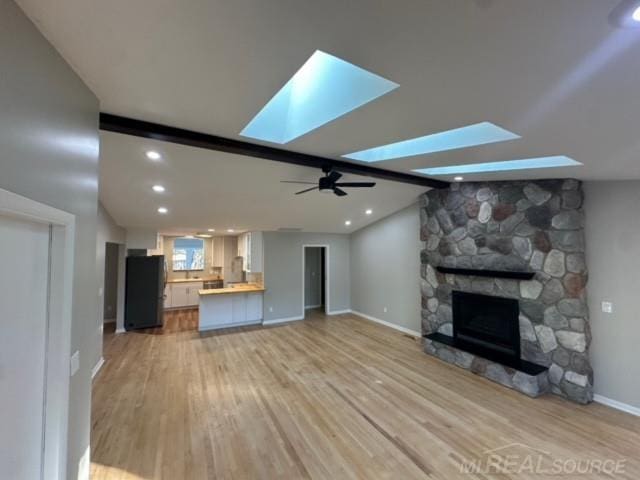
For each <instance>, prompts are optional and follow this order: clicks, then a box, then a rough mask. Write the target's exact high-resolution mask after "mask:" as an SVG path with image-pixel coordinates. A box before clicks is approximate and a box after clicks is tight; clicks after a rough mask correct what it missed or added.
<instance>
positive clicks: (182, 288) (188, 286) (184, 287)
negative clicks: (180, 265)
mask: <svg viewBox="0 0 640 480" xmlns="http://www.w3.org/2000/svg"><path fill="white" fill-rule="evenodd" d="M169 285H170V288H171V292H170V293H169V295H168V298H170V299H171V300H170V308H186V307H195V306H197V305H198V302H199V301H200V297H199V295H198V290H202V282H180V283H171V284H169ZM165 308H167V302H166V301H165Z"/></svg>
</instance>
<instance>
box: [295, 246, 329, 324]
mask: <svg viewBox="0 0 640 480" xmlns="http://www.w3.org/2000/svg"><path fill="white" fill-rule="evenodd" d="M306 248H324V249H325V251H324V252H325V255H324V313H326V314H327V315H330V313H329V312H330V311H331V297H330V295H329V290H330V288H329V287H330V285H331V275H330V271H329V258H330V250H329V248H330V247H329V244H303V245H302V299H301V302H300V304H301V306H302V309H301V313H300V315H301V316H302V319H304V312H305V306H304V284H305V273H306V272H305V269H306V266H305V254H304V252H305V249H306ZM296 320H298V319H296Z"/></svg>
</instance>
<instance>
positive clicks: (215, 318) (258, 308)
mask: <svg viewBox="0 0 640 480" xmlns="http://www.w3.org/2000/svg"><path fill="white" fill-rule="evenodd" d="M262 304H263V300H262V291H251V292H242V291H239V292H237V293H226V294H213V295H202V296H201V297H200V311H199V315H198V330H200V331H205V330H214V329H217V328H229V327H232V326H240V325H255V324H257V323H260V322H262Z"/></svg>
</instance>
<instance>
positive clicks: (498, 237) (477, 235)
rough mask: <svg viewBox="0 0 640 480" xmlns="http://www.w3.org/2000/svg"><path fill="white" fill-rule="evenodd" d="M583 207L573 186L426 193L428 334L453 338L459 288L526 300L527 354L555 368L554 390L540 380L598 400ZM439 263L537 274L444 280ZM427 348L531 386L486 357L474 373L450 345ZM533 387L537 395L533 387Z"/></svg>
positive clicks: (516, 184) (544, 183)
mask: <svg viewBox="0 0 640 480" xmlns="http://www.w3.org/2000/svg"><path fill="white" fill-rule="evenodd" d="M582 202H583V193H582V185H581V183H580V182H579V181H577V180H573V179H567V180H563V179H559V180H536V181H501V182H468V183H454V184H452V185H451V187H450V188H448V189H443V190H430V191H429V192H427V193H426V194H424V195H422V196H421V209H420V214H421V239H422V240H423V241H424V242H425V249H424V250H423V251H422V252H421V263H422V269H421V275H422V279H423V280H422V285H421V289H422V333H423V335H424V334H428V333H432V332H436V331H438V332H440V333H444V334H449V335H450V334H451V332H452V323H451V322H452V310H451V291H452V290H454V289H456V290H462V291H467V292H473V293H480V294H485V295H496V296H502V297H508V298H515V299H517V300H518V301H519V303H520V313H521V314H520V336H521V349H522V357H523V358H524V359H526V360H529V361H531V362H534V363H538V364H541V365H544V366H547V367H549V371H548V385H547V384H546V383H545V380H540V379H538V380H536V382H537V385H538V387H539V389H540V391H543V390H544V389H546V388H548V389H550V390H551V391H552V392H553V393H555V394H558V395H561V396H564V397H567V398H569V399H572V400H574V401H577V402H580V403H588V402H590V401H591V400H592V398H593V371H592V369H591V365H590V362H589V356H588V349H589V344H590V342H591V331H590V328H589V312H588V309H587V302H586V288H585V287H586V284H587V278H588V275H587V268H586V262H585V255H584V251H585V244H584V214H583V211H582ZM437 266H447V267H457V268H474V269H489V270H509V271H523V270H528V271H533V272H535V275H534V278H533V279H531V280H512V279H500V278H486V277H470V276H465V275H453V274H442V273H439V272H436V270H435V267H437ZM425 351H426V352H427V353H429V354H432V355H436V356H438V357H439V358H441V359H443V360H445V361H450V363H455V364H457V365H459V366H461V367H463V368H468V369H470V370H473V371H476V373H480V374H483V375H485V376H487V377H489V378H492V379H493V380H495V381H498V382H499V383H501V384H503V385H507V386H511V387H512V388H518V385H519V384H521V383H522V381H521V380H522V379H521V378H520V376H518V378H517V379H515V380H516V381H514V375H515V372H509V371H508V370H505V372H504V373H503V372H501V371H500V369H499V368H498V366H491V365H481V364H482V362H480V360H477V361H475V365H476V367H474V368H472V365H473V364H474V363H473V362H474V361H471V363H470V364H469V365H468V366H467V363H469V362H468V361H466V360H465V361H464V362H461V361H460V354H457V355H458V356H457V357H456V353H455V351H456V350H455V349H453V348H451V347H449V346H445V345H439V344H435V342H430V341H425ZM445 352H449V353H445ZM467 355H468V354H467ZM456 359H457V361H456ZM467 360H468V359H467ZM486 372H489V373H488V374H487V373H486ZM508 377H510V380H507V378H508ZM525 383H526V382H525ZM518 389H519V390H520V391H523V389H522V388H518ZM524 389H525V390H526V389H529V390H530V391H531V388H530V384H527V386H526V387H525V388H524ZM524 393H527V394H530V393H528V392H527V391H525V392H524Z"/></svg>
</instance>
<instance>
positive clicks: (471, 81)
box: [18, 0, 640, 230]
mask: <svg viewBox="0 0 640 480" xmlns="http://www.w3.org/2000/svg"><path fill="white" fill-rule="evenodd" d="M18 3H19V4H20V5H21V6H22V8H23V9H24V10H25V11H26V12H27V14H28V15H29V16H30V17H31V18H32V19H33V20H34V21H35V22H36V23H37V24H38V26H39V27H40V28H41V30H42V31H43V33H44V34H45V35H46V36H47V37H48V38H49V40H50V41H51V42H52V43H53V44H54V45H55V46H56V47H57V48H58V50H59V51H60V52H61V54H62V55H63V56H64V57H65V58H66V59H67V61H69V62H70V63H71V64H72V66H73V67H74V68H75V69H76V71H77V72H78V73H79V75H80V76H81V77H82V78H83V79H84V80H85V81H86V82H87V83H88V85H89V86H90V87H91V88H92V89H93V91H94V92H95V93H96V95H97V96H98V97H99V99H100V101H101V104H102V110H103V111H105V112H109V113H115V114H119V115H124V116H130V117H133V118H137V119H143V120H148V121H153V122H158V123H163V124H167V125H172V126H177V127H181V128H187V129H192V130H197V131H202V132H206V133H212V134H216V135H221V136H226V137H231V138H242V137H239V136H238V133H239V132H240V131H241V130H242V128H243V127H244V126H245V125H246V124H247V122H249V120H251V118H253V116H254V115H255V114H256V113H257V112H258V111H259V110H260V109H261V108H262V106H263V105H264V104H265V103H266V102H267V101H268V100H269V99H270V98H271V97H272V96H273V94H274V93H275V92H276V91H277V90H278V89H279V88H280V87H281V86H282V85H283V84H284V83H285V82H286V81H287V80H288V79H289V78H290V77H291V75H292V74H293V73H295V71H296V70H297V69H298V68H299V67H300V66H301V65H302V64H303V63H304V61H305V60H306V59H307V58H308V57H309V56H310V55H311V54H312V53H313V52H314V51H315V50H316V49H320V50H323V51H325V52H328V53H331V54H333V55H336V56H338V57H340V58H343V59H345V60H347V61H349V62H351V63H354V64H356V65H358V66H361V67H363V68H365V69H368V70H371V71H373V72H375V73H378V74H380V75H382V76H384V77H386V78H388V79H390V80H392V81H394V82H397V83H399V84H400V88H398V89H397V90H395V91H393V92H391V93H389V94H388V95H385V96H383V97H381V98H380V99H378V100H376V101H374V102H372V103H370V104H368V105H366V106H364V107H362V108H360V109H358V110H356V111H354V112H352V113H350V114H347V115H345V116H344V117H342V118H340V119H337V120H335V121H333V122H331V123H329V124H327V125H325V126H323V127H321V128H319V129H317V130H315V131H313V132H311V133H309V134H307V135H304V136H302V137H300V138H298V139H296V140H294V141H293V142H291V143H289V144H287V145H285V146H284V148H287V149H290V150H294V151H301V152H306V153H313V154H318V155H322V156H327V157H333V158H339V157H340V155H342V154H346V153H350V152H353V151H357V150H361V149H364V148H369V147H373V146H377V145H381V144H385V143H389V142H394V141H398V140H403V139H407V138H412V137H416V136H422V135H425V134H428V133H432V132H437V131H442V130H446V129H451V128H457V127H460V126H464V125H469V124H473V123H477V122H480V121H490V122H493V123H495V124H497V125H500V126H502V127H504V128H506V129H508V130H511V131H513V132H515V133H517V134H519V135H521V136H522V137H523V138H522V139H521V140H516V141H511V142H505V143H502V144H494V145H486V146H481V147H476V148H469V149H464V150H458V151H453V152H446V153H440V154H433V155H426V156H417V157H412V158H408V159H402V160H395V161H393V160H392V161H386V162H380V163H378V164H376V166H379V167H381V168H386V169H393V170H399V171H410V170H411V169H413V168H422V167H428V166H441V165H457V164H461V163H475V162H485V161H495V160H511V159H521V158H528V157H539V156H547V155H568V156H570V157H572V158H574V159H575V160H578V161H579V162H582V163H584V166H582V167H572V168H558V169H548V170H537V171H535V170H534V171H519V172H512V173H494V174H483V175H467V176H466V179H468V180H470V179H480V178H488V179H513V178H541V177H561V176H572V177H576V178H581V179H632V178H640V161H638V159H640V139H639V137H638V125H640V95H638V79H639V78H640V74H639V73H640V72H639V70H640V29H619V28H615V27H613V26H612V25H610V24H609V23H608V15H609V13H610V11H611V10H612V9H613V8H614V7H615V6H616V5H617V4H618V3H619V2H618V0H446V1H443V0H394V1H389V0H350V1H348V2H345V1H344V0H323V1H309V0H269V1H265V0H236V1H224V0H190V1H189V2H176V1H174V0H138V1H135V2H131V1H124V0H110V1H108V2H105V1H99V0H61V1H56V2H52V1H50V0H18ZM105 139H108V141H107V142H105V145H104V146H103V151H104V152H105V159H106V161H105V163H106V166H105V170H106V173H105V177H104V178H103V182H107V183H106V184H104V183H103V192H105V193H104V200H105V202H106V203H107V206H108V207H113V208H116V210H115V211H113V212H112V213H114V215H116V219H117V220H119V221H126V222H127V223H129V222H136V223H137V222H144V221H147V222H148V221H151V219H149V218H147V217H145V214H143V210H141V209H140V208H139V207H138V206H137V205H131V206H129V207H128V208H129V209H130V213H127V212H128V211H127V208H125V207H121V206H118V205H120V204H121V203H122V202H123V201H124V200H123V198H130V196H129V197H126V192H124V191H123V187H122V186H118V185H110V184H109V183H108V182H111V181H123V180H126V181H127V182H128V181H129V176H128V174H127V175H126V179H123V178H120V177H119V178H118V179H117V180H116V179H114V178H113V177H111V176H109V175H108V172H109V171H111V169H112V166H111V163H112V162H116V163H118V164H121V162H123V161H124V160H123V159H122V158H110V157H109V153H108V152H109V151H110V150H112V149H113V150H117V149H120V151H123V152H124V151H128V150H130V149H132V148H137V149H138V150H139V149H140V145H141V144H142V143H144V142H143V141H142V140H127V139H125V138H124V137H121V138H120V140H116V139H115V138H112V137H110V136H108V135H105ZM245 140H246V139H245ZM119 142H122V145H119V146H118V145H117V144H118V143H119ZM136 145H137V146H136ZM167 148H170V149H173V147H167ZM199 155H205V154H204V153H201V154H196V153H193V155H191V154H189V155H186V156H185V158H188V159H191V157H192V156H193V157H197V156H199ZM206 156H207V158H209V159H212V160H211V161H209V162H208V163H207V162H202V164H203V168H208V166H210V165H212V164H213V163H216V162H218V161H219V159H221V158H222V157H225V158H226V157H229V156H228V155H222V154H212V153H206ZM177 158H178V157H176V161H177ZM234 158H235V157H234ZM235 160H238V161H229V162H228V163H229V164H232V165H236V164H239V159H235ZM189 161H190V160H184V162H189ZM194 161H195V160H194ZM181 162H182V160H181ZM212 162H213V163H212ZM220 162H221V161H220ZM242 162H243V165H244V164H245V163H246V164H250V165H252V166H254V167H255V168H264V169H266V170H268V171H270V170H271V169H272V168H275V169H276V170H277V172H272V176H271V177H268V178H270V179H271V180H275V179H280V178H282V177H284V176H289V177H290V176H291V174H293V172H298V173H299V175H300V176H304V175H307V176H311V177H314V176H315V173H312V172H311V171H309V170H307V169H299V168H295V167H286V166H283V165H278V164H271V163H269V162H266V161H264V162H261V161H259V160H255V159H244V158H243V159H242ZM185 165H186V163H180V166H179V168H176V169H175V170H172V171H171V172H169V171H167V178H173V176H176V177H181V176H182V175H192V176H193V177H198V178H201V175H202V173H203V172H202V171H200V172H184V171H183V170H184V166H185ZM221 165H222V162H221ZM288 171H290V172H291V174H288V175H285V174H286V173H288ZM239 172H240V173H242V174H244V173H246V172H244V171H241V170H239ZM303 172H305V173H303ZM231 174H232V173H231V172H229V175H231ZM212 175H213V173H212ZM241 176H243V178H244V175H241ZM271 183H273V182H271ZM253 185H254V186H255V187H256V188H265V187H263V186H262V185H260V186H258V185H257V184H253ZM233 187H234V188H237V187H238V185H233ZM396 187H397V188H398V189H400V190H402V191H403V192H404V191H406V192H408V194H410V195H414V193H415V189H414V188H413V187H410V186H403V185H401V184H397V185H396ZM131 188H132V189H134V190H133V192H129V195H136V194H137V195H142V193H140V190H139V189H138V190H136V188H138V186H137V185H134V184H132V185H131ZM390 188H391V187H390ZM117 191H120V193H119V194H116V195H114V194H112V193H109V192H117ZM374 191H375V194H376V195H378V194H379V195H380V198H381V199H384V198H385V195H388V194H385V193H384V192H383V188H382V185H381V187H380V188H376V189H374ZM394 191H395V189H394ZM184 193H187V192H184ZM272 193H273V194H274V195H275V193H276V192H272ZM389 194H390V193H389ZM120 195H122V196H120ZM144 195H146V193H145V194H144ZM251 195H256V196H257V195H258V193H254V194H251ZM265 195H268V193H266V192H265ZM398 195H400V194H398ZM354 198H355V196H354V197H349V198H348V199H347V200H346V202H353V201H354V200H353V199H354ZM376 198H377V197H376ZM202 200H204V196H199V197H198V201H199V202H201V201H202ZM323 200H324V198H323ZM250 201H251V200H249V199H248V200H247V202H250ZM283 201H284V200H283ZM332 201H335V202H338V200H334V199H332ZM404 201H405V200H401V201H399V204H402V203H404ZM119 202H120V203H119ZM305 202H313V200H311V199H305ZM195 203H197V202H195ZM150 205H151V204H150ZM287 205H290V204H289V203H287ZM279 206H282V205H281V204H280V205H279ZM325 206H326V205H325V203H324V202H321V201H320V199H318V200H317V204H316V203H313V208H315V209H316V210H321V209H323V208H324V207H325ZM342 206H344V215H347V214H349V215H353V213H352V211H351V210H350V208H349V206H348V205H347V203H344V204H341V203H336V205H335V211H339V215H338V216H336V217H332V218H331V219H329V218H328V217H327V225H326V228H330V227H329V225H328V224H329V223H331V222H333V223H334V225H335V223H336V222H337V220H339V219H342V218H343V217H344V215H343V211H340V209H341V207H342ZM362 206H363V205H358V206H357V207H358V208H361V207H362ZM256 207H257V208H265V209H268V208H267V207H270V208H271V211H273V210H274V208H278V206H276V205H269V206H267V205H256ZM354 207H355V206H354ZM296 208H299V209H302V207H296ZM308 208H312V207H311V205H309V206H308ZM144 212H145V213H146V210H144ZM285 213H286V214H287V215H289V213H291V215H293V217H292V218H291V221H294V220H295V221H299V222H302V221H303V218H302V217H303V216H304V215H303V214H304V213H305V212H300V218H297V217H296V216H295V212H293V211H292V212H289V210H285V211H283V213H282V215H283V216H284V215H285ZM326 215H328V214H326ZM307 216H310V214H309V215H307ZM236 218H238V219H240V218H241V217H236ZM260 218H262V216H260ZM196 220H199V219H197V218H192V219H190V220H189V221H190V222H195V221H196ZM213 220H214V219H213V218H212V219H211V221H213ZM238 221H240V220H238ZM242 221H243V222H249V218H248V217H247V218H246V219H244V218H242ZM309 222H311V221H310V220H309ZM279 223H283V222H282V221H280V222H279ZM289 223H291V222H289ZM320 223H322V224H323V225H324V223H323V222H318V225H315V226H312V228H320V227H319V224H320ZM252 227H253V226H252ZM323 228H325V227H324V226H323ZM334 228H335V227H334ZM330 230H331V229H330Z"/></svg>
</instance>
